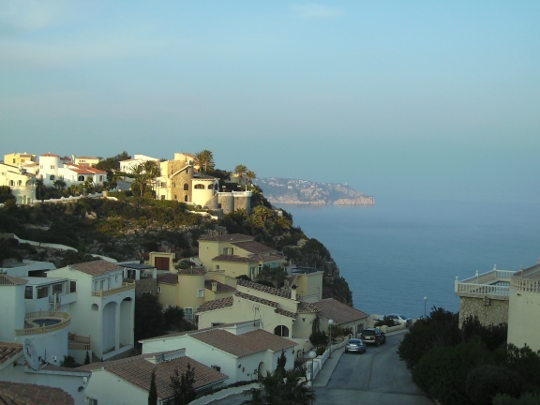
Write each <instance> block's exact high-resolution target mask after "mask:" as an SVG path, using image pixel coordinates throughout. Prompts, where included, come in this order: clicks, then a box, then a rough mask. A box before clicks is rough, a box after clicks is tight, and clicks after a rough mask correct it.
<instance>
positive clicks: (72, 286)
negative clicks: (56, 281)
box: [69, 281, 77, 293]
mask: <svg viewBox="0 0 540 405" xmlns="http://www.w3.org/2000/svg"><path fill="white" fill-rule="evenodd" d="M69 292H72V293H73V292H77V282H76V281H70V282H69Z"/></svg>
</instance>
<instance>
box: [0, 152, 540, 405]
mask: <svg viewBox="0 0 540 405" xmlns="http://www.w3.org/2000/svg"><path fill="white" fill-rule="evenodd" d="M206 152H208V151H205V153H204V154H202V153H200V154H188V153H176V154H174V159H172V160H170V161H167V160H161V159H155V158H152V157H149V156H145V155H135V156H134V157H133V158H131V157H129V156H127V154H121V155H117V156H116V157H115V159H110V158H109V159H104V160H103V159H98V158H92V157H88V156H86V157H78V158H77V157H75V156H72V157H71V158H69V157H60V156H57V155H54V154H51V153H46V154H43V155H40V156H38V157H36V156H35V155H32V154H28V153H15V154H10V155H5V156H4V162H3V163H0V167H1V171H0V190H1V193H0V197H1V198H2V200H1V202H0V209H1V210H2V211H1V212H0V213H1V214H2V215H1V216H0V219H1V221H2V222H0V225H1V226H2V228H0V230H5V229H10V230H11V231H9V232H6V231H4V233H1V234H0V253H1V254H2V256H1V257H0V258H1V259H2V260H1V263H0V305H1V306H2V307H3V308H4V309H5V310H4V311H3V312H2V313H1V314H0V320H1V321H2V325H3V327H2V328H0V396H3V397H6V398H14V399H16V401H15V402H14V403H32V402H31V401H30V400H29V398H31V397H33V398H35V397H37V396H39V397H40V398H46V399H47V401H48V402H46V403H58V404H92V405H97V404H103V403H130V404H145V403H147V400H148V398H149V396H150V395H151V392H152V391H153V389H152V386H155V392H156V395H157V398H158V403H160V404H166V403H173V400H174V397H175V395H176V392H175V389H174V388H173V387H172V386H171V381H172V380H171V377H173V378H174V376H175V375H181V376H186V375H190V374H189V373H194V374H193V381H192V388H193V389H194V393H195V396H196V397H197V399H195V400H194V401H193V402H192V403H193V404H203V403H208V402H209V401H211V400H213V399H214V396H215V395H219V393H220V392H222V391H223V390H234V389H235V388H234V387H235V386H237V385H244V384H247V385H245V387H247V388H250V387H254V386H255V384H254V382H256V381H257V380H259V379H260V378H261V377H262V376H266V375H267V373H271V372H273V371H274V370H276V369H277V368H278V366H279V365H280V364H281V365H282V366H283V367H284V368H286V369H291V368H293V367H294V366H296V365H299V364H300V365H301V364H303V363H305V362H306V360H307V358H306V357H305V353H307V352H311V351H312V350H314V349H315V350H316V353H315V352H314V351H313V353H315V354H317V356H316V357H315V358H313V359H312V362H311V368H308V369H306V371H305V376H304V377H303V378H304V383H307V382H308V381H311V380H312V379H313V377H314V376H315V375H316V374H317V373H318V372H319V371H320V370H321V367H322V365H323V364H324V362H325V361H326V359H327V358H328V357H329V352H330V351H331V350H332V347H333V345H334V343H335V342H333V341H332V339H329V337H328V336H326V332H330V333H334V337H335V336H336V335H339V334H342V335H344V336H347V337H348V336H351V337H358V336H360V334H361V332H362V331H363V330H364V328H366V327H368V326H372V325H373V318H374V317H373V316H369V315H368V314H366V313H364V312H362V311H360V310H358V309H355V308H352V306H351V305H350V304H351V297H350V295H347V291H348V286H347V284H346V282H345V281H344V280H343V279H342V278H340V277H339V269H337V267H336V266H335V264H334V263H333V262H332V260H331V258H330V256H329V254H328V252H327V251H325V248H324V247H323V246H322V245H320V244H319V243H318V242H316V241H313V240H308V239H307V238H306V237H305V235H303V234H302V233H301V232H296V233H294V232H295V230H294V227H293V226H292V218H291V217H289V216H288V215H287V213H286V212H285V211H282V210H280V209H277V208H275V207H273V206H271V205H270V204H268V202H267V201H266V200H265V199H264V196H263V195H262V190H261V189H260V188H258V187H257V186H255V185H253V184H252V180H253V179H254V178H255V174H254V173H253V172H251V171H249V170H248V169H247V168H246V167H245V166H242V165H239V166H238V167H237V168H236V169H235V173H227V172H223V171H219V170H215V169H214V167H213V160H212V156H211V153H210V154H208V153H206ZM104 163H107V165H106V167H103V164H104ZM100 165H101V167H102V168H99V167H100ZM128 196H132V197H128ZM130 201H133V203H131V202H130ZM149 202H153V203H155V204H162V205H163V207H164V209H168V210H169V211H168V213H169V214H170V215H169V216H166V218H168V220H169V221H173V222H174V225H170V224H169V225H167V226H165V228H166V229H163V228H164V224H163V223H159V221H156V220H155V218H152V217H145V216H144V215H141V212H143V213H144V212H145V210H146V211H149V210H150V209H154V208H155V206H153V205H148V204H149ZM149 207H150V208H149ZM26 208H28V209H26ZM38 209H40V211H35V210H38ZM122 211H123V214H125V215H126V216H128V217H129V216H133V221H129V220H125V219H123V218H122V216H121V214H120V212H122ZM106 213H108V215H110V216H111V217H112V218H113V219H112V220H111V219H110V218H108V217H107V214H106ZM46 214H47V215H50V217H47V215H46ZM136 216H137V218H135V217H136ZM138 216H140V218H139V217H138ZM21 218H22V219H21ZM111 221H112V222H111ZM272 221H274V222H272ZM51 222H52V223H51ZM97 224H99V225H97ZM78 226H81V228H80V229H79V230H78V229H77V227H78ZM82 227H84V228H85V229H84V230H83V229H82ZM93 228H96V229H99V232H97V233H96V232H95V230H94V231H92V232H90V230H91V229H93ZM14 229H15V230H17V232H20V233H21V234H20V235H18V234H17V233H16V232H14V231H13V230H14ZM175 229H177V230H182V232H185V234H186V235H189V237H187V238H186V239H182V238H179V239H178V238H177V239H175V238H171V237H170V235H169V234H167V232H171V231H174V230H175ZM270 229H271V230H272V232H270ZM100 232H101V233H103V234H105V236H104V237H103V238H100V237H98V236H96V235H97V234H98V233H100ZM59 233H60V237H59V236H58V234H59ZM63 233H64V234H63ZM150 234H152V235H153V236H154V239H152V240H151V241H148V240H145V239H144V236H145V235H150ZM21 235H24V237H21ZM52 235H54V238H53V239H54V240H50V239H48V238H51V237H52ZM163 235H165V236H163ZM160 238H161V239H160ZM112 245H114V246H112ZM81 246H82V247H84V248H85V249H86V248H87V250H86V251H81V250H83V249H81ZM111 246H112V247H111ZM119 246H121V247H122V248H119ZM133 246H136V247H137V248H136V249H135V248H133ZM109 248H110V249H109ZM304 249H306V250H307V251H309V252H310V254H311V256H309V257H308V258H307V259H306V256H305V254H304V256H303V255H302V254H301V253H300V252H302V251H303V250H304ZM539 274H540V264H536V265H534V266H532V267H530V268H527V269H520V270H519V271H517V272H515V271H503V270H499V269H497V268H496V267H495V268H494V269H493V270H492V271H490V272H488V273H485V274H478V272H477V274H476V275H474V276H473V277H470V278H468V279H465V280H461V281H460V280H458V279H456V280H455V294H456V296H457V297H459V300H460V312H459V315H456V314H449V313H448V314H445V313H444V311H443V310H442V309H435V310H434V317H433V318H432V319H431V320H430V322H432V323H431V326H430V324H429V322H428V323H426V325H425V326H423V323H421V325H420V327H419V328H414V326H415V325H413V327H412V328H411V330H410V332H409V333H407V335H406V336H405V338H404V341H403V342H404V345H402V346H400V349H399V354H400V358H401V359H402V360H404V361H405V362H406V363H407V365H408V366H409V368H411V371H412V375H413V379H414V378H415V375H417V373H419V371H418V370H421V369H422V367H428V366H427V365H428V364H436V363H437V361H436V359H431V360H430V361H429V362H428V361H427V360H426V361H425V362H424V363H422V362H421V360H420V357H419V356H418V349H415V350H416V351H413V352H409V353H408V354H407V353H406V348H407V347H408V346H410V345H412V344H416V343H415V342H413V340H415V339H416V340H417V341H419V342H420V344H421V345H424V346H430V345H435V346H436V345H437V344H441V345H442V347H443V348H444V349H445V350H450V348H452V350H454V347H455V348H456V349H455V350H460V349H459V348H460V347H461V348H462V347H465V346H464V343H467V344H469V345H474V344H476V343H474V341H471V342H472V343H471V342H465V341H464V339H465V338H464V337H463V336H465V335H466V330H467V328H469V327H470V325H471V320H472V319H474V320H475V321H474V322H478V325H476V324H474V325H476V326H475V327H476V328H481V327H485V328H486V329H485V330H487V331H491V332H489V333H492V334H493V336H495V332H494V331H495V330H499V331H503V333H504V336H498V337H494V338H493V339H494V340H497V339H501V340H504V342H505V344H506V343H508V344H510V346H509V347H516V348H519V350H520V352H519V353H521V354H519V355H515V356H517V357H516V359H518V360H520V356H522V358H521V360H522V361H525V362H526V361H529V360H528V359H529V358H530V359H534V358H535V357H534V356H535V354H534V353H540V352H538V351H539V350H540V345H539V343H538V342H540V340H539V339H538V336H539V335H540V332H539V329H538V326H537V324H536V323H535V322H531V319H536V317H537V316H538V307H539V305H540V304H539V303H540V295H539V281H538V279H539ZM340 282H341V283H342V285H341V287H340V288H341V289H336V288H335V287H336V285H339V283H340ZM343 285H345V287H346V288H345V289H344V288H343ZM344 291H345V293H344ZM349 294H350V291H349ZM141 303H144V304H141ZM141 305H143V307H141ZM150 307H152V308H154V309H155V308H158V311H162V310H163V314H166V313H170V314H175V315H174V316H176V317H177V319H173V321H174V322H172V323H174V325H175V326H174V327H169V328H168V329H167V330H157V329H154V330H152V328H151V327H150V326H148V325H150V324H152V319H151V317H152V313H151V308H150ZM141 308H142V309H143V310H147V312H148V313H150V318H148V317H147V318H144V321H142V324H141V318H138V316H139V315H138V313H139V312H140V311H141ZM178 310H180V312H178ZM175 311H176V312H175ZM143 312H144V311H143ZM159 315H160V317H161V315H162V314H161V312H160V313H159ZM436 316H440V317H441V319H443V318H444V319H446V321H448V325H450V326H449V327H452V328H453V329H452V330H453V332H452V333H450V332H449V333H448V334H445V333H441V332H440V330H439V332H437V333H439V334H440V336H437V338H436V339H430V340H429V341H428V342H424V343H422V342H421V339H420V338H421V334H422V333H423V332H422V331H426V330H428V329H429V328H430V327H432V328H436V327H437V326H434V325H436V322H435V321H434V320H435V319H436V318H435V317H436ZM458 316H459V317H458ZM446 321H444V322H446ZM503 325H504V326H503ZM506 325H507V329H506ZM458 326H459V329H463V333H461V332H459V333H456V331H457V330H458ZM394 328H397V329H398V330H399V328H401V329H403V328H405V325H402V326H396V327H394ZM497 328H499V329H497ZM149 329H150V330H149ZM141 330H142V331H143V332H144V333H143V332H141ZM388 330H391V328H390V329H388ZM394 330H395V329H394ZM449 330H450V329H449ZM321 334H322V335H323V336H324V337H325V338H326V340H324V339H323V342H322V343H320V342H316V341H315V340H316V339H315V337H316V336H320V335H321ZM484 338H486V336H484ZM445 339H446V340H448V341H446V340H445ZM487 339H488V340H489V339H491V337H488V338H487ZM462 340H463V341H462ZM434 342H439V343H434ZM459 342H462V343H463V344H459ZM512 345H513V346H512ZM422 350H426V349H425V347H424V348H421V350H420V351H422ZM508 350H512V349H508ZM516 350H518V349H516ZM411 353H412V355H411ZM478 353H482V351H478ZM428 355H429V352H428ZM428 355H426V356H428ZM407 356H409V357H407ZM528 356H529V357H528ZM538 358H540V357H538ZM437 360H440V361H443V360H444V358H443V357H441V358H440V359H439V358H437ZM530 361H533V360H530ZM514 363H515V364H517V363H518V361H514ZM412 364H414V367H413V366H411V365H412ZM418 364H420V366H419V365H418ZM447 367H448V365H446V366H445V367H443V368H447ZM471 367H472V366H471ZM429 370H430V371H428V372H427V373H425V374H426V375H427V376H430V375H432V373H433V371H432V370H431V369H429ZM435 370H436V369H435ZM505 370H506V369H505ZM505 372H507V371H505ZM520 372H522V371H520ZM462 374H463V375H461V377H460V378H461V379H464V378H466V374H467V373H466V372H465V373H462ZM456 375H459V374H456ZM524 375H525V374H522V377H523V376H524ZM533 377H534V376H532V377H530V378H531V379H532V378H533ZM488 378H490V377H486V379H488ZM505 378H506V377H505ZM432 380H433V379H432ZM152 381H154V385H153V383H152ZM433 381H435V380H433ZM460 381H461V380H460ZM531 381H532V380H531ZM415 382H416V383H417V384H418V385H419V386H420V387H421V388H423V389H424V390H425V391H426V392H428V393H429V395H430V396H431V397H433V398H437V397H438V396H439V395H442V394H441V391H440V390H438V389H436V388H432V387H436V385H433V386H432V387H431V388H430V386H429V385H425V386H423V385H422V383H421V382H418V381H415ZM531 384H532V383H531ZM534 384H536V383H534ZM430 389H433V390H434V391H433V392H432V393H430ZM501 389H502V388H501ZM220 390H221V391H220ZM452 390H454V391H455V390H456V388H455V387H454V388H452V389H450V392H451V394H452V393H453V392H454V391H452ZM462 390H463V388H462ZM492 392H494V391H493V390H492ZM463 395H464V394H463ZM463 398H465V397H463ZM17 401H18V402H17ZM23 401H26V402H23ZM28 401H30V402H28ZM40 403H41V402H40ZM441 403H444V402H441Z"/></svg>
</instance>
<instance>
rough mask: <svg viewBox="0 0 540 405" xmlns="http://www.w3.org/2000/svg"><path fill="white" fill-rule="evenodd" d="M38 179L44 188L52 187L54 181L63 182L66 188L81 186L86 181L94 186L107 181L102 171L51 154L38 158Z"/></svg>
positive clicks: (105, 174)
mask: <svg viewBox="0 0 540 405" xmlns="http://www.w3.org/2000/svg"><path fill="white" fill-rule="evenodd" d="M39 177H41V178H42V179H43V184H45V185H46V186H51V185H53V184H54V182H55V181H56V180H63V181H64V182H65V183H66V185H67V186H68V187H69V186H70V185H72V184H74V185H78V184H82V183H84V182H85V181H87V180H88V181H91V182H92V183H94V184H96V185H101V184H103V182H105V181H107V173H106V172H104V171H103V170H99V169H96V168H95V167H91V166H82V165H78V164H75V163H73V162H72V161H71V158H62V157H60V156H58V155H55V154H53V153H46V154H43V155H40V156H39Z"/></svg>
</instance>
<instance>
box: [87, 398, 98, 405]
mask: <svg viewBox="0 0 540 405" xmlns="http://www.w3.org/2000/svg"><path fill="white" fill-rule="evenodd" d="M88 405H98V401H97V399H94V398H88Z"/></svg>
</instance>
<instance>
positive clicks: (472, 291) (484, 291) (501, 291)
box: [456, 282, 510, 300]
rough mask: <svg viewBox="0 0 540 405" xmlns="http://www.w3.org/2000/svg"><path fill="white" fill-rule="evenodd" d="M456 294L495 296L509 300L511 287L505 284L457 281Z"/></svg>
mask: <svg viewBox="0 0 540 405" xmlns="http://www.w3.org/2000/svg"><path fill="white" fill-rule="evenodd" d="M456 294H457V295H459V296H469V297H486V296H488V297H494V298H497V299H501V300H507V299H508V297H509V295H510V287H509V286H504V285H487V284H472V283H460V282H456Z"/></svg>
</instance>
